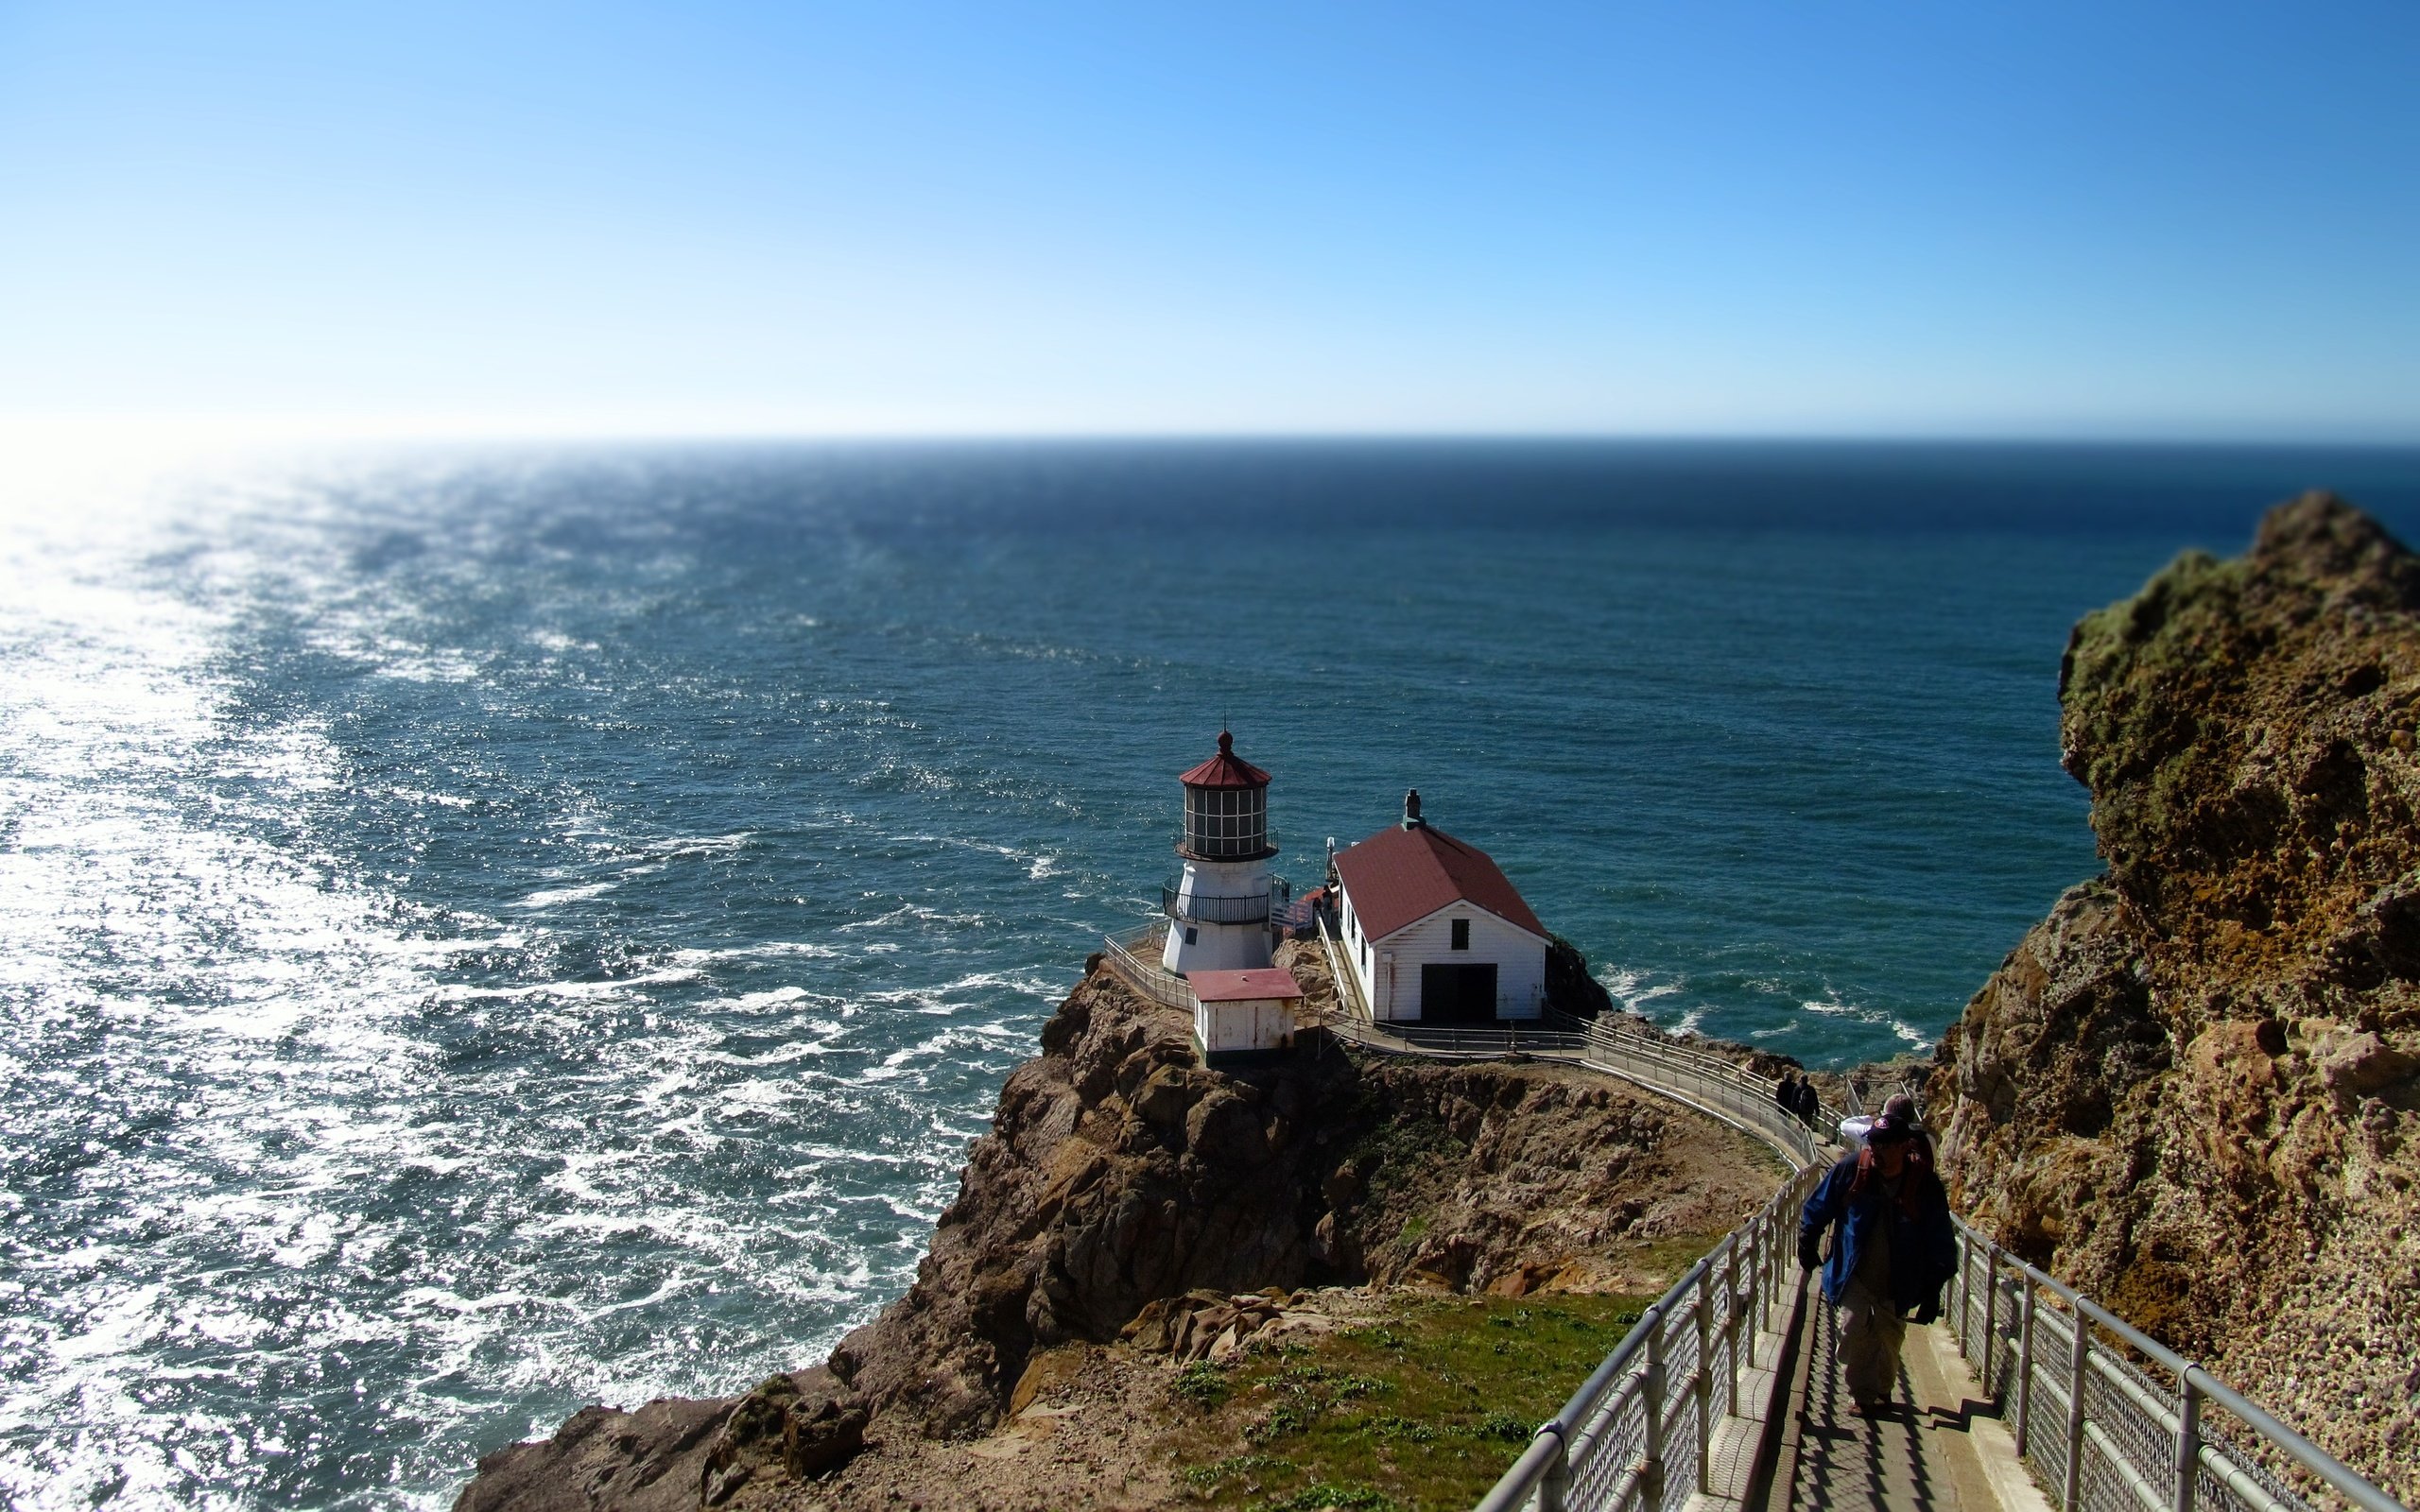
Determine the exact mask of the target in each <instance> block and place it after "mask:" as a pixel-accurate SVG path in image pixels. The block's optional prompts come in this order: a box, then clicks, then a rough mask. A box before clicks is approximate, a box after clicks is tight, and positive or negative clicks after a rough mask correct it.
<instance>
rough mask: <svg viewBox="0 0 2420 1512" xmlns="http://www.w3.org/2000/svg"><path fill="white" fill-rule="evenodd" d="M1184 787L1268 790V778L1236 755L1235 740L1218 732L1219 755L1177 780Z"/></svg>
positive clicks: (1224, 733)
mask: <svg viewBox="0 0 2420 1512" xmlns="http://www.w3.org/2000/svg"><path fill="white" fill-rule="evenodd" d="M1177 781H1178V782H1183V783H1184V785H1185V786H1187V787H1267V786H1268V785H1269V774H1268V773H1267V772H1264V771H1262V770H1261V769H1260V768H1259V767H1257V766H1254V765H1253V764H1252V763H1250V762H1248V761H1245V760H1244V759H1243V758H1242V757H1240V756H1237V755H1236V737H1235V736H1233V735H1231V734H1229V733H1227V732H1226V731H1225V730H1220V731H1219V754H1218V755H1216V756H1213V757H1211V758H1210V759H1209V760H1208V761H1206V762H1203V763H1202V764H1201V765H1199V766H1197V767H1195V768H1194V769H1193V770H1191V771H1189V772H1187V773H1185V774H1184V776H1182V777H1180V778H1178V779H1177Z"/></svg>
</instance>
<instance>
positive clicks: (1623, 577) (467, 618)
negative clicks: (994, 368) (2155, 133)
mask: <svg viewBox="0 0 2420 1512" xmlns="http://www.w3.org/2000/svg"><path fill="white" fill-rule="evenodd" d="M2316 484H2325V485H2329V486H2333V487H2335V488H2337V489H2338V490H2341V491H2342V492H2344V493H2346V494H2347V495H2348V496H2350V497H2352V498H2353V499H2354V500H2355V502H2357V503H2359V504H2361V505H2363V506H2365V507H2368V508H2370V509H2371V510H2372V511H2373V512H2374V513H2376V514H2377V515H2379V516H2380V517H2381V518H2382V519H2384V520H2386V521H2387V523H2388V524H2390V525H2391V526H2394V527H2395V528H2397V529H2398V530H2401V531H2404V532H2406V533H2408V532H2409V531H2410V530H2411V528H2413V527H2414V526H2415V525H2420V453H2412V452H2409V451H2402V452H2397V451H2360V450H2344V449H2339V450H2332V451H2331V450H2318V449H2304V450H2276V449H2266V450H2264V449H2251V448H2235V449H2221V448H2202V449H2193V448H2175V447H2116V446H2110V447H2021V446H1997V447H1984V446H1952V445H1938V446H1920V445H1907V446H1890V447H1885V446H1856V445H1844V444H1843V445H1816V444H1804V445H1782V444H1772V445H1737V444H1713V443H1705V444H1678V443H1674V444H1645V443H1627V444H1616V443H1577V442H1572V443H1548V442H1528V443H1521V442H1503V443H1448V442H1432V443H1376V442H1370V443H1340V442H1339V443H1327V442H1311V441H1304V442H1284V443H1279V442H1266V443H1250V444H1245V443H1233V444H1217V443H1208V442H1201V443H1174V442H1170V443H1156V444H1143V443H1133V444H1108V443H1100V444H1090V445H1077V444H1042V443H1029V444H1008V443H998V444H983V445H977V444H964V445H949V446H942V445H927V446H910V445H893V446H854V447H853V446H789V447H753V448H752V447H738V446H721V447H691V448H656V449H623V450H614V449H604V448H591V449H586V450H578V449H574V450H560V451H532V450H524V451H515V452H497V453H491V454H484V455H482V454H467V453H446V454H438V453H430V454H416V455H415V454H406V455H389V456H385V457H376V458H368V457H364V458H355V459H353V460H350V461H345V462H342V463H337V462H331V461H327V460H324V459H322V460H320V461H319V462H315V463H313V464H311V465H308V466H302V465H295V466H290V467H286V468H284V469H274V468H266V467H261V468H253V469H249V470H245V471H241V472H222V473H219V474H216V475H210V476H202V477H198V478H193V479H189V480H187V481H185V482H183V483H182V484H179V485H177V486H175V487H172V488H161V489H157V490H153V491H151V492H149V493H147V494H146V495H145V496H143V497H142V498H140V499H129V500H120V501H117V502H116V503H115V504H114V505H113V506H112V507H109V508H86V507H82V506H81V505H80V504H75V503H73V502H71V501H68V500H65V499H61V500H57V501H44V500H42V499H40V498H35V499H34V500H32V501H31V502H30V503H28V504H26V505H23V506H21V507H19V508H18V510H17V512H16V513H15V514H13V515H11V516H9V519H8V523H7V531H8V534H7V536H6V538H5V540H6V544H5V550H4V551H0V825H5V838H6V845H5V849H0V990H4V991H5V1002H6V1005H7V1009H8V1011H7V1014H6V1022H5V1026H0V1074H4V1075H5V1077H6V1096H5V1098H0V1128H5V1136H6V1137H5V1144H4V1145H0V1161H4V1162H5V1178H0V1217H5V1229H0V1234H4V1235H5V1238H4V1239H0V1244H4V1245H5V1248H0V1294H4V1295H5V1299H6V1305H5V1308H0V1495H5V1496H6V1498H7V1499H8V1500H9V1503H12V1504H20V1505H28V1506H44V1507H47V1506H58V1507H70V1506H73V1507H78V1508H81V1507H91V1506H112V1507H159V1506H180V1507H183V1506H205V1507H228V1508H246V1509H249V1508H267V1507H314V1508H316V1507H378V1508H388V1507H439V1506H442V1505H444V1504H446V1503H448V1502H449V1501H450V1500H451V1498H452V1496H453V1494H454V1493H455V1491H456V1490H457V1489H458V1486H460V1484H461V1483H462V1482H463V1481H464V1480H465V1479H466V1478H467V1476H468V1475H469V1473H470V1470H471V1468H472V1465H473V1462H474V1460H475V1457H476V1456H477V1454H479V1453H480V1452H484V1451H487V1450H492V1449H494V1448H496V1447H498V1446H500V1445H502V1444H505V1443H507V1442H510V1441H511V1440H513V1439H515V1438H518V1437H523V1436H528V1435H542V1434H544V1433H547V1432H550V1431H551V1430H552V1429H553V1427H554V1425H555V1424H556V1423H557V1422H558V1421H559V1420H560V1419H561V1418H562V1417H564V1416H566V1415H567V1414H568V1413H570V1412H571V1411H573V1410H574V1409H576V1408H577V1407H579V1405H581V1404H582V1403H584V1402H588V1401H593V1400H606V1401H612V1402H616V1403H623V1404H635V1403H637V1402H639V1401H643V1400H646V1399H648V1398H649V1397H652V1396H657V1395H663V1394H666V1393H679V1394H688V1395H701V1394H722V1393H729V1392H735V1391H738V1390H743V1389H745V1388H746V1387H747V1386H749V1385H750V1384H752V1383H753V1382H754V1381H756V1380H758V1379H760V1378H761V1377H763V1376H764V1375H766V1374H768V1373H769V1372H771V1371H773V1370H776V1369H779V1368H785V1367H789V1366H798V1365H801V1364H804V1363H810V1362H813V1361H815V1360H818V1359H820V1358H821V1354H822V1352H823V1351H824V1350H825V1349H828V1348H829V1346H830V1345H831V1344H832V1343H833V1342H834V1341H835V1340H836V1339H837V1338H838V1336H839V1334H840V1333H841V1332H843V1331H845V1330H846V1329H847V1328H849V1327H851V1326H854V1325H855V1324H856V1323H858V1322H861V1321H864V1320H865V1319H866V1318H868V1317H869V1316H871V1315H872V1314H873V1312H874V1311H875V1310H876V1309H878V1308H879V1307H880V1306H881V1304H882V1303H883V1302H885V1301H886V1300H888V1299H889V1298H890V1297H893V1296H895V1295H897V1294H898V1293H899V1292H900V1291H901V1290H902V1289H904V1287H905V1286H906V1284H907V1283H908V1280H909V1278H910V1277H911V1275H912V1273H913V1269H914V1265H915V1262H916V1260H917V1258H918V1256H919V1255H920V1254H921V1253H922V1251H923V1248H924V1246H925V1239H926V1236H927V1235H928V1233H929V1231H930V1229H931V1225H932V1223H933V1221H934V1219H935V1217H936V1215H937V1214H938V1213H939V1211H941V1209H942V1206H943V1205H944V1204H945V1203H946V1202H947V1200H948V1199H949V1197H950V1195H951V1194H952V1193H953V1192H954V1190H955V1187H956V1181H957V1171H958V1167H959V1160H960V1159H961V1157H962V1155H963V1153H964V1150H965V1146H966V1144H967V1142H968V1141H970V1140H971V1139H973V1138H974V1137H976V1136H977V1134H979V1133H980V1132H981V1131H982V1129H983V1128H984V1126H985V1123H986V1120H987V1118H988V1116H989V1114H990V1111H991V1108H992V1105H993V1101H994V1097H995V1095H996V1093H997V1091H998V1088H999V1084H1000V1082H1001V1079H1002V1078H1003V1076H1004V1075H1005V1074H1007V1072H1008V1071H1009V1069H1010V1068H1011V1066H1013V1065H1014V1064H1015V1063H1016V1062H1017V1061H1018V1060H1020V1059H1021V1058H1023V1057H1026V1056H1027V1055H1029V1053H1030V1052H1031V1050H1032V1048H1033V1043H1034V1035H1035V1032H1036V1030H1037V1029H1038V1028H1039V1026H1040V1025H1041V1023H1042V1022H1043V1021H1044V1020H1045V1019H1046V1016H1047V1015H1048V1014H1049V1012H1050V1011H1051V1008H1052V1007H1053V1005H1055V1004H1056V1003H1057V1002H1058V1000H1059V999H1060V998H1061V997H1062V996H1063V994H1064V992H1065V991H1066V989H1067V988H1069V987H1070V986H1071V985H1072V984H1073V983H1074V981H1075V979H1076V976H1077V974H1078V972H1079V971H1080V966H1081V962H1082V960H1083V957H1084V955H1085V954H1086V953H1087V952H1088V951H1090V950H1092V949H1095V948H1098V939H1099V937H1100V936H1101V934H1102V933H1103V932H1104V931H1108V930H1115V929H1118V928H1122V927H1126V926H1131V925H1133V924H1137V923H1140V922H1143V921H1145V920H1147V919H1149V918H1150V915H1151V910H1152V907H1153V905H1154V902H1155V901H1156V896H1157V895H1156V892H1155V891H1154V888H1155V886H1156V885H1157V884H1158V883H1160V882H1161V881H1162V880H1163V878H1164V877H1166V876H1167V874H1168V873H1169V872H1170V871H1171V870H1172V869H1173V861H1172V857H1171V855H1170V853H1169V852H1170V842H1171V839H1172V837H1173V833H1174V831H1175V829H1176V825H1177V818H1178V793H1177V787H1176V783H1175V775H1176V773H1177V772H1179V771H1181V770H1183V769H1184V768H1185V767H1187V766H1189V765H1193V764H1194V763H1195V762H1197V761H1199V760H1201V758H1202V757H1203V756H1205V755H1207V754H1208V753H1209V752H1210V750H1211V749H1212V747H1213V745H1214V742H1215V740H1216V737H1217V735H1218V733H1219V730H1220V728H1221V727H1222V725H1223V726H1224V727H1226V728H1228V729H1231V730H1233V731H1234V733H1235V736H1236V750H1237V752H1238V753H1239V754H1241V755H1243V756H1245V757H1247V758H1248V759H1250V760H1251V761H1253V762H1254V763H1256V764H1258V765H1262V766H1265V767H1267V768H1269V769H1270V770H1271V772H1272V773H1274V774H1275V782H1274V785H1273V787H1272V788H1271V799H1270V802H1271V823H1272V827H1273V828H1274V829H1275V830H1276V831H1277V832H1278V837H1279V843H1280V844H1281V845H1282V847H1283V853H1282V854H1281V856H1280V857H1279V859H1278V861H1277V863H1276V867H1277V869H1278V870H1279V872H1280V873H1281V874H1283V875H1285V876H1287V877H1288V878H1290V879H1292V880H1293V882H1294V883H1295V885H1296V886H1297V888H1298V890H1299V889H1301V888H1304V887H1307V886H1309V885H1313V884H1314V883H1316V882H1317V881H1318V880H1319V875H1320V871H1321V867H1322V852H1323V851H1324V848H1325V844H1326V841H1327V839H1328V838H1329V837H1331V836H1332V837H1335V838H1337V839H1338V840H1339V841H1340V842H1342V843H1346V844H1349V843H1351V842H1353V841H1355V840H1357V839H1360V838H1362V837H1364V836H1366V835H1368V834H1370V833H1374V832H1375V831H1377V830H1379V829H1381V828H1383V827H1385V826H1386V825H1388V824H1389V823H1391V822H1392V821H1393V819H1394V818H1395V817H1396V816H1397V814H1398V813H1399V811H1400V803H1401V799H1402V795H1403V792H1404V790H1405V789H1406V788H1407V787H1414V786H1416V787H1418V788H1419V789H1420V791H1421V793H1422V795H1423V797H1424V799H1426V811H1427V814H1428V816H1429V817H1430V819H1431V820H1432V821H1433V822H1434V823H1436V824H1437V825H1438V826H1439V827H1440V828H1442V829H1444V830H1446V831H1448V832H1450V833H1455V834H1458V835H1460V836H1461V837H1463V838H1465V839H1467V840H1469V841H1471V842H1473V843H1474V844H1476V845H1478V846H1479V847H1481V848H1482V849H1485V850H1487V851H1490V852H1491V853H1493V854H1494V855H1495V858H1496V860H1497V861H1498V863H1499V864H1500V865H1502V867H1503V868H1504V869H1505V871H1506V872H1507V873H1508V874H1509V875H1510V876H1511V877H1512V878H1513V881H1514V882H1515V883H1516V884H1517V885H1519V886H1520V887H1521V888H1522V890H1523V892H1524V894H1525V895H1526V897H1527V898H1528V899H1529V901H1530V903H1531V904H1532V905H1533V906H1534V908H1535V909H1536V911H1537V912H1538V914H1539V915H1540V916H1541V917H1542V918H1543V919H1545V920H1546V921H1547V925H1548V926H1549V927H1550V928H1552V929H1554V930H1555V931H1557V932H1558V933H1560V934H1562V935H1564V936H1566V937H1568V938H1569V939H1571V940H1572V941H1573V942H1574V943H1576V944H1577V945H1579V946H1580V948H1581V949H1582V951H1584V952H1585V953H1586V954H1587V955H1588V957H1589V959H1590V961H1591V962H1592V963H1593V964H1594V966H1595V968H1596V970H1597V971H1598V973H1599V976H1600V978H1601V979H1602V980H1603V981H1604V982H1605V984H1606V985H1607V987H1608V988H1611V990H1612V991H1613V993H1614V996H1615V997H1616V1000H1617V1001H1618V1002H1620V1003H1621V1004H1623V1005H1627V1006H1629V1007H1632V1008H1634V1009H1635V1010H1637V1011H1639V1012H1641V1013H1645V1014H1647V1015H1649V1016H1650V1017H1651V1018H1653V1019H1655V1020H1656V1021H1658V1022H1662V1023H1664V1024H1667V1025H1669V1026H1671V1027H1674V1028H1681V1029H1693V1030H1697V1031H1700V1032H1703V1033H1705V1034H1709V1035H1718V1036H1721V1037H1725V1038H1729V1039H1735V1040H1747V1041H1750V1042H1753V1043H1755V1044H1759V1045H1762V1046H1764V1047H1766V1048H1768V1049H1771V1050H1774V1051H1778V1052H1781V1053H1785V1054H1789V1055H1792V1056H1796V1057H1799V1058H1800V1059H1802V1060H1804V1061H1806V1062H1807V1063H1809V1064H1813V1065H1820V1066H1840V1065H1843V1064H1848V1063H1852V1062H1856V1061H1860V1060H1864V1059H1868V1058H1874V1057H1885V1056H1890V1055H1893V1054H1897V1053H1902V1052H1910V1051H1917V1050H1921V1049H1923V1048H1924V1047H1926V1046H1927V1045H1928V1044H1930V1043H1931V1042H1932V1040H1934V1039H1935V1038H1936V1037H1937V1036H1938V1035H1939V1034H1940V1033H1941V1031H1942V1030H1943V1029H1944V1027H1945V1025H1947V1024H1948V1023H1950V1022H1952V1021H1953V1020H1954V1019H1955V1018H1956V1016H1957V1014H1958V1012H1959V1010H1960V1008H1961V1006H1962V1005H1963V1003H1964V1001H1965V1000H1966V998H1967V997H1968V996H1969V995H1970V994H1971V993H1972V992H1973V991H1974V990H1975V988H1977V987H1978V986H1979V984H1980V983H1981V982H1982V980H1983V978H1984V977H1985V976H1986V975H1987V974H1988V973H1989V972H1990V971H1992V969H1993V968H1994V967H1995V966H1996V965H1997V963H1998V962H1999V960H2000V958H2001V957H2002V955H2003V954H2005V953H2006V952H2007V951H2008V950H2009V949H2010V948H2011V947H2012V946H2013V945H2014V944H2015V942H2016V941H2017V939H2018V938H2019V936H2022V935H2023V933H2024V932H2025V930H2026V929H2027V927H2028V926H2029V925H2030V924H2031V923H2032V922H2033V921H2034V920H2035V919H2038V918H2039V917H2040V916H2041V915H2042V914H2043V912H2044V911H2045V910H2046V909H2047V908H2048V906H2049V904H2050V903H2051V902H2052V900H2054V899H2055V898H2056V897H2057V896H2058V895H2059V893H2060V892H2061V890H2062V889H2064V888H2065V887H2066V886H2067V885H2070V884H2072V883H2074V882H2076V881H2079V880H2081V879H2083V878H2084V877H2086V876H2089V875H2091V874H2092V873H2093V872H2094V871H2095V870H2096V869H2097V862H2096V860H2095V856H2094V851H2093V843H2092V835H2091V833H2090V830H2089V828H2088V826H2087V824H2086V821H2085V814H2086V804H2085V801H2084V796H2083V792H2082V790H2081V789H2080V788H2079V787H2078V786H2077V785H2076V784H2075V783H2074V782H2072V781H2071V780H2070V779H2068V778H2067V777H2066V775H2065V774H2064V773H2063V772H2062V771H2061V770H2060V768H2059V764H2058V756H2059V751H2058V709H2057V701H2056V687H2057V679H2058V668H2059V658H2060V653H2061V650H2062V648H2063V646H2064V644H2065V639H2066V631H2067V627H2068V626H2069V625H2070V624H2071V623H2072V622H2073V621H2074V619H2075V618H2076V617H2077V616H2078V615H2079V614H2080V613H2082V612H2083V611H2085V610H2090V609H2093V608H2095V607H2098V606H2100V605H2101V604H2104V603H2107V602H2109V601H2111V600H2113V599H2115V598H2118V597H2119V596H2122V595H2124V594H2126V593H2131V592H2132V591H2133V590H2134V589H2135V588H2136V587H2137V586H2139V584H2140V583H2141V582H2142V580H2143V579H2144V578H2145V577H2146V576H2148V575H2150V574H2151V573H2152V572H2153V571H2155V570H2156V569H2158V568H2159V567H2160V566H2161V565H2162V564H2163V563H2164V562H2165V561H2166V560H2167V559H2168V558H2170V557H2171V556H2173V555H2174V554H2175V553H2176V552H2177V551H2178V550H2180V549H2182V548H2185V547H2187V546H2201V547H2205V548H2209V549H2212V550H2216V551H2220V552H2227V553H2232V552H2235V551H2238V550H2240V549H2242V547H2243V546H2244V545H2245V543H2246V542H2247V541H2249V538H2250V535H2251V531H2252V528H2253V525H2254V523H2255V521H2256V518H2257V515H2258V512H2259V510H2260V508H2261V507H2263V506H2265V505H2267V504H2269V503H2271V502H2273V501H2274V500H2276V499H2278V498H2281V497H2284V496H2286V495H2288V494H2289V493H2290V492H2292V491H2294V490H2298V489H2300V488H2303V487H2306V486H2309V485H2316Z"/></svg>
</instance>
